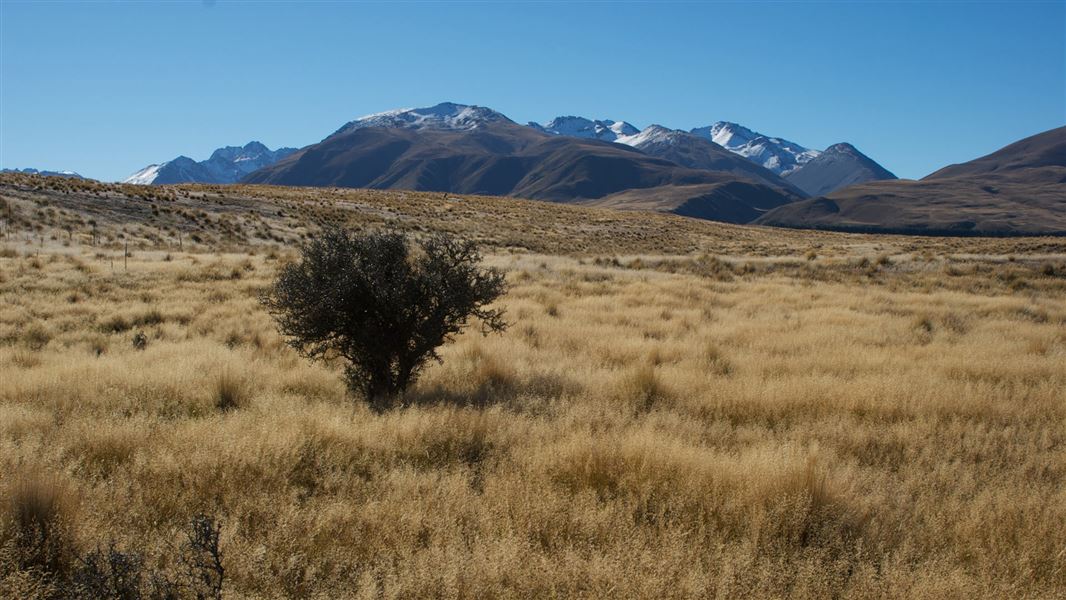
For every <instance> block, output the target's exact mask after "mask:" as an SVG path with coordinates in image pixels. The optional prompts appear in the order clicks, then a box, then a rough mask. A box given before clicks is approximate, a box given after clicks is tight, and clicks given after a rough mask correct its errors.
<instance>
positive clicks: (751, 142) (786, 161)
mask: <svg viewBox="0 0 1066 600" xmlns="http://www.w3.org/2000/svg"><path fill="white" fill-rule="evenodd" d="M692 133H694V134H696V135H698V136H700V137H703V138H706V139H709V140H711V141H712V142H714V143H716V144H718V145H719V146H722V147H724V148H726V149H727V150H729V151H731V152H735V153H737V154H739V155H741V156H743V157H745V158H747V159H748V160H751V161H754V162H756V163H758V164H760V165H762V166H764V167H766V168H767V169H770V170H771V171H773V172H774V173H777V174H778V175H787V174H788V173H789V172H791V171H794V170H795V169H797V168H799V167H801V166H803V165H804V164H806V163H807V162H808V161H810V160H811V159H813V158H815V157H817V156H818V155H819V154H821V152H819V151H818V150H811V149H810V148H804V147H803V146H800V145H799V144H797V143H795V142H790V141H788V140H785V139H781V138H775V137H769V136H766V135H763V134H761V133H758V132H756V131H752V130H750V129H748V128H747V127H744V126H742V125H738V124H736V123H729V122H727V121H718V122H717V123H715V124H713V125H709V126H707V127H697V128H695V129H693V130H692Z"/></svg>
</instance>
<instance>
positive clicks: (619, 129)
mask: <svg viewBox="0 0 1066 600" xmlns="http://www.w3.org/2000/svg"><path fill="white" fill-rule="evenodd" d="M529 126H530V127H532V128H534V129H539V130H540V131H546V132H548V133H553V134H555V135H565V136H569V137H578V138H586V139H594V140H604V141H607V142H615V141H618V139H619V138H621V137H625V136H632V135H636V134H637V133H639V132H640V130H639V129H637V128H636V127H634V126H632V125H630V124H629V123H626V122H625V121H612V120H610V119H602V120H596V121H593V120H592V119H586V118H585V117H574V116H566V117H555V118H554V119H552V120H551V121H548V122H547V123H546V124H544V125H541V124H539V123H534V122H530V123H529Z"/></svg>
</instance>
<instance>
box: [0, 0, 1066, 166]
mask: <svg viewBox="0 0 1066 600" xmlns="http://www.w3.org/2000/svg"><path fill="white" fill-rule="evenodd" d="M0 53H2V56H0V166H3V167H36V168H41V169H44V168H47V169H70V170H75V171H78V172H80V173H82V174H83V175H87V176H90V177H96V178H100V179H104V180H115V179H121V178H123V177H125V176H127V175H129V174H130V173H131V172H133V171H135V170H137V169H139V168H141V167H143V166H145V165H146V164H148V163H151V162H160V161H163V160H168V159H170V158H173V157H175V156H177V155H179V154H184V155H187V156H190V157H192V158H195V159H197V160H202V159H204V158H207V156H208V155H209V154H210V152H211V151H212V150H213V149H214V148H216V147H219V146H224V145H242V144H244V143H245V142H248V141H250V140H253V139H255V140H259V141H262V142H263V143H265V144H267V145H268V146H270V147H272V148H274V147H277V146H282V145H285V146H303V145H307V144H310V143H314V142H317V141H318V140H320V139H322V138H323V137H325V136H326V135H328V134H330V133H332V132H333V131H334V130H335V129H336V128H338V127H339V126H340V125H341V124H343V123H344V122H346V121H348V120H351V119H353V118H355V117H359V116H362V115H364V114H367V113H371V112H378V111H382V110H387V109H390V108H398V107H416V106H429V105H433V104H436V103H438V102H442V101H454V102H461V103H467V104H479V105H483V106H489V107H491V108H494V109H496V110H499V111H500V112H503V113H504V114H506V115H508V116H509V117H511V118H512V119H514V120H515V121H518V122H523V123H524V122H526V121H530V120H536V121H541V122H543V121H545V120H548V119H550V118H551V117H553V116H556V115H566V114H574V115H581V116H587V117H590V118H612V119H615V120H627V121H630V122H631V123H633V124H635V125H637V126H638V127H643V126H646V125H649V124H652V123H659V124H662V125H665V126H668V127H676V128H684V129H689V128H692V127H697V126H702V125H707V124H710V123H712V122H714V121H718V120H728V121H736V122H738V123H741V124H744V125H746V126H748V127H751V128H753V129H755V130H757V131H761V132H763V133H766V134H769V135H774V136H778V137H784V138H787V139H790V140H792V141H795V142H798V143H800V144H803V145H805V146H808V147H814V148H824V147H826V146H828V145H830V144H833V143H835V142H840V141H848V142H851V143H853V144H855V146H857V147H858V148H859V149H860V150H862V151H863V152H865V153H866V154H868V155H870V156H871V157H872V158H874V159H875V160H877V161H878V162H880V163H881V164H883V165H884V166H885V167H886V168H888V169H889V170H891V171H894V172H895V173H896V174H897V175H900V176H902V177H921V176H923V175H926V174H928V173H929V172H931V171H933V170H935V169H937V168H939V167H941V166H943V165H945V164H948V163H953V162H961V161H965V160H969V159H971V158H975V157H977V156H980V155H982V154H986V153H988V152H990V151H993V150H995V149H997V148H999V147H1001V146H1003V145H1005V144H1007V143H1010V142H1012V141H1015V140H1018V139H1020V138H1022V137H1025V136H1028V135H1031V134H1034V133H1038V132H1040V131H1044V130H1047V129H1051V128H1053V127H1057V126H1061V125H1064V124H1066V1H1063V0H1058V1H1046V2H1025V1H1018V0H1015V1H1012V2H757V3H756V2H686V3H661V2H628V3H613V2H589V3H580V4H575V3H569V2H537V3H508V4H503V3H493V2H476V3H444V2H435V3H428V2H423V3H420V2H405V3H356V2H319V3H313V4H308V3H299V4H297V3H286V2H261V1H260V2H237V1H227V0H218V1H217V2H191V3H183V2H139V3H106V2H15V1H10V0H0Z"/></svg>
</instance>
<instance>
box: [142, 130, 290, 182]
mask: <svg viewBox="0 0 1066 600" xmlns="http://www.w3.org/2000/svg"><path fill="white" fill-rule="evenodd" d="M295 151H296V149H295V148H278V149H277V150H271V149H270V148H268V147H266V146H265V145H264V144H263V143H262V142H257V141H251V142H248V143H247V144H245V145H244V146H224V147H222V148H218V149H216V150H215V151H214V152H212V153H211V157H210V158H208V159H207V160H205V161H201V162H197V161H196V160H193V159H192V158H189V157H188V156H184V155H182V156H178V157H175V158H173V159H171V160H168V161H166V162H162V163H156V164H151V165H148V166H147V167H145V168H143V169H141V170H139V171H137V172H136V173H134V174H132V175H130V176H129V177H127V178H126V179H125V180H123V182H122V183H133V184H138V185H151V184H164V183H236V182H237V181H239V180H240V179H241V178H242V177H244V176H245V175H247V174H249V173H251V172H252V171H255V170H258V169H261V168H263V167H266V166H269V165H272V164H274V163H276V162H277V161H279V160H281V159H282V158H285V157H286V156H288V155H290V154H292V153H293V152H295Z"/></svg>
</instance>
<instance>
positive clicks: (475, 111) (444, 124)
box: [333, 102, 511, 135]
mask: <svg viewBox="0 0 1066 600" xmlns="http://www.w3.org/2000/svg"><path fill="white" fill-rule="evenodd" d="M500 121H506V122H511V120H510V119H508V118H507V117H505V116H503V115H502V114H500V113H498V112H496V111H494V110H492V109H491V108H485V107H484V106H473V105H468V104H456V103H454V102H442V103H440V104H438V105H436V106H429V107H426V108H401V109H397V110H388V111H385V112H379V113H374V114H372V115H366V116H365V117H360V118H358V119H356V120H354V121H349V122H348V123H345V124H344V126H343V127H341V128H340V129H338V130H337V131H335V132H334V133H333V135H339V134H342V133H348V132H350V131H355V130H357V129H365V128H367V127H389V128H404V129H455V130H464V129H475V128H477V127H479V126H481V125H484V124H485V123H496V122H500Z"/></svg>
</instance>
